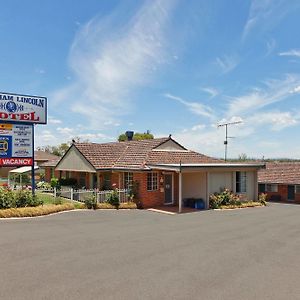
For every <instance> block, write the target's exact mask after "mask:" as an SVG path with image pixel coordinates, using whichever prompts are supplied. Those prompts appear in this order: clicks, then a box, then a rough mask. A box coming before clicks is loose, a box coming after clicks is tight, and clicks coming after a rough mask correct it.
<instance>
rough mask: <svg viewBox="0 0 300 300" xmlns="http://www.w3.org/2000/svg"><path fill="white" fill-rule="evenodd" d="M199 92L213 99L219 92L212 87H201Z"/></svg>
mask: <svg viewBox="0 0 300 300" xmlns="http://www.w3.org/2000/svg"><path fill="white" fill-rule="evenodd" d="M201 90H202V91H203V92H205V93H207V94H209V95H210V98H214V97H216V96H218V95H219V94H220V92H219V91H218V90H217V89H216V88H213V87H202V88H201Z"/></svg>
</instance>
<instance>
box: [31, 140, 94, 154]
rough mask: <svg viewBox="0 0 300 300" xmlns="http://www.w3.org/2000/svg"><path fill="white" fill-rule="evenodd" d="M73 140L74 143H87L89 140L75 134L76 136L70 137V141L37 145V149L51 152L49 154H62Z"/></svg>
mask: <svg viewBox="0 0 300 300" xmlns="http://www.w3.org/2000/svg"><path fill="white" fill-rule="evenodd" d="M73 141H75V143H88V142H89V140H87V139H86V140H82V139H81V138H80V137H78V136H77V137H74V138H73V139H72V141H70V142H67V143H61V144H60V145H58V146H50V145H47V146H42V147H37V150H40V151H45V152H48V153H51V154H54V155H57V156H63V155H64V154H65V153H66V152H67V150H68V149H69V148H70V146H71V144H72V143H73Z"/></svg>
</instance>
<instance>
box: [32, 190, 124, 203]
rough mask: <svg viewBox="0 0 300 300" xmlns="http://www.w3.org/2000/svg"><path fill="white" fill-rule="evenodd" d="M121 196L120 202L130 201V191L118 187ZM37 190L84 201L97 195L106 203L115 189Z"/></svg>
mask: <svg viewBox="0 0 300 300" xmlns="http://www.w3.org/2000/svg"><path fill="white" fill-rule="evenodd" d="M116 191H117V193H118V196H119V202H120V203H127V202H130V198H129V193H128V190H126V189H117V190H116ZM37 192H42V193H49V194H52V195H53V196H54V197H57V196H60V197H63V198H67V199H70V200H73V201H79V202H84V201H85V199H86V198H88V197H90V196H93V195H96V199H97V202H98V203H104V202H106V201H107V200H108V198H109V196H110V195H111V193H112V192H114V191H113V190H107V191H99V190H85V189H84V190H77V189H73V188H62V189H60V190H57V189H56V188H54V189H47V190H44V189H38V190H37Z"/></svg>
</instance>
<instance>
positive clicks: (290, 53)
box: [278, 49, 300, 57]
mask: <svg viewBox="0 0 300 300" xmlns="http://www.w3.org/2000/svg"><path fill="white" fill-rule="evenodd" d="M278 55H279V56H293V57H300V49H291V50H289V51H285V52H280V53H278Z"/></svg>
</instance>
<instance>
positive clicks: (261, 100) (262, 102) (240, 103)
mask: <svg viewBox="0 0 300 300" xmlns="http://www.w3.org/2000/svg"><path fill="white" fill-rule="evenodd" d="M264 85H265V88H264V89H261V88H254V89H252V91H251V92H250V93H248V94H245V95H242V96H239V97H234V98H231V100H230V102H229V110H228V113H227V114H228V115H229V116H233V115H242V114H249V113H250V112H252V111H255V110H258V109H261V108H263V107H265V106H267V105H270V104H273V103H276V102H279V101H282V100H285V99H286V98H288V97H290V96H291V91H293V90H294V89H295V86H298V85H300V78H299V77H298V76H295V75H287V76H286V77H285V78H284V79H283V80H277V79H276V80H274V79H272V80H268V81H265V82H264Z"/></svg>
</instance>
